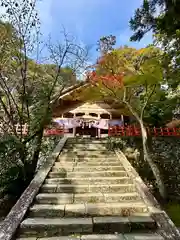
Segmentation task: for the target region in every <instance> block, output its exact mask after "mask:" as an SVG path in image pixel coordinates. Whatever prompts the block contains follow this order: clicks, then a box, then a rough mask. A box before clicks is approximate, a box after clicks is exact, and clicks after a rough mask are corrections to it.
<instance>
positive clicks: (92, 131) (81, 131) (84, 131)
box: [76, 126, 98, 137]
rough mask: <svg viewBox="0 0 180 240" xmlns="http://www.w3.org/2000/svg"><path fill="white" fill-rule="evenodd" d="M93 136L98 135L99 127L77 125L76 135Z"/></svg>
mask: <svg viewBox="0 0 180 240" xmlns="http://www.w3.org/2000/svg"><path fill="white" fill-rule="evenodd" d="M83 135H87V136H91V137H96V136H98V129H97V128H94V127H88V126H84V127H76V136H83Z"/></svg>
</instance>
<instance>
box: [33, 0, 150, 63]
mask: <svg viewBox="0 0 180 240" xmlns="http://www.w3.org/2000/svg"><path fill="white" fill-rule="evenodd" d="M141 3H142V0H42V1H41V2H39V3H38V11H39V15H40V20H41V23H42V29H41V30H42V33H43V38H44V40H45V39H46V38H47V36H48V34H51V36H52V37H53V39H54V40H55V41H56V40H58V38H59V33H60V31H61V30H62V25H63V26H64V27H65V29H66V31H68V32H70V33H71V34H73V35H74V36H75V37H76V38H77V39H78V41H80V42H81V43H82V44H84V45H88V46H93V48H92V51H91V55H92V58H94V57H95V56H96V55H97V53H96V52H95V48H96V47H95V45H96V43H97V41H98V39H99V38H100V37H101V36H105V35H110V34H112V35H115V36H116V38H117V46H120V45H125V44H126V45H129V46H134V47H137V48H140V47H144V46H146V45H147V44H149V43H151V42H152V36H151V34H147V35H146V36H145V37H144V38H143V39H142V40H141V41H140V42H139V43H133V42H129V37H130V36H131V31H130V29H129V19H130V17H131V16H132V15H133V13H134V10H135V9H136V8H137V7H139V6H140V5H141Z"/></svg>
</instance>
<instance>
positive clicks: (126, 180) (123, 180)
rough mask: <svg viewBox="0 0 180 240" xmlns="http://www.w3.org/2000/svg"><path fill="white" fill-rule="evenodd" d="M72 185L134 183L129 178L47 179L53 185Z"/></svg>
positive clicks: (46, 181)
mask: <svg viewBox="0 0 180 240" xmlns="http://www.w3.org/2000/svg"><path fill="white" fill-rule="evenodd" d="M68 182H69V183H71V184H80V185H81V184H101V183H103V184H113V183H114V184H115V183H116V184H125V183H132V180H131V179H130V178H129V177H95V178H86V177H84V178H81V177H76V178H47V179H46V180H45V183H47V184H53V183H59V184H60V183H61V184H66V183H68Z"/></svg>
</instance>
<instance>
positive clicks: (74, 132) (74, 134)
mask: <svg viewBox="0 0 180 240" xmlns="http://www.w3.org/2000/svg"><path fill="white" fill-rule="evenodd" d="M75 117H76V114H75V113H74V115H73V118H75ZM75 136H76V127H73V137H75Z"/></svg>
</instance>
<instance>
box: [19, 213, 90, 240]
mask: <svg viewBox="0 0 180 240" xmlns="http://www.w3.org/2000/svg"><path fill="white" fill-rule="evenodd" d="M92 231H93V222H92V218H79V219H76V218H54V219H52V218H27V219H25V220H24V221H23V222H22V223H21V225H20V230H19V235H20V236H21V237H36V238H38V237H53V236H56V237H57V236H63V235H64V236H67V235H69V234H75V233H78V234H79V233H84V234H88V233H92Z"/></svg>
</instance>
